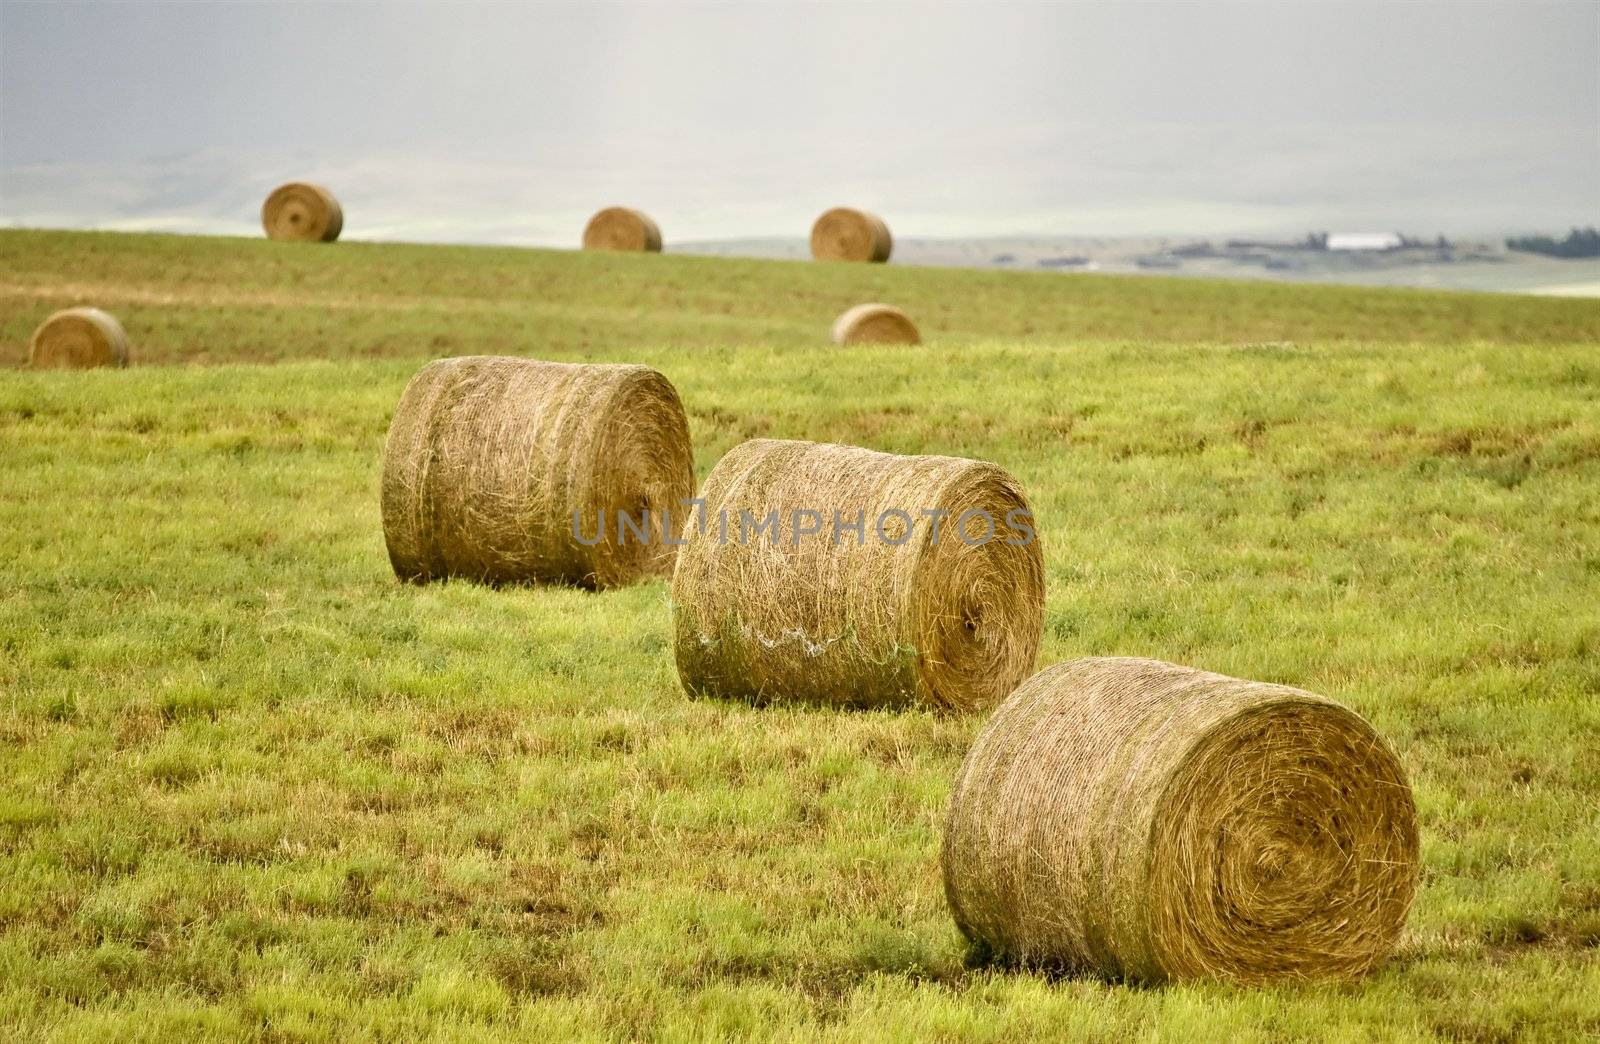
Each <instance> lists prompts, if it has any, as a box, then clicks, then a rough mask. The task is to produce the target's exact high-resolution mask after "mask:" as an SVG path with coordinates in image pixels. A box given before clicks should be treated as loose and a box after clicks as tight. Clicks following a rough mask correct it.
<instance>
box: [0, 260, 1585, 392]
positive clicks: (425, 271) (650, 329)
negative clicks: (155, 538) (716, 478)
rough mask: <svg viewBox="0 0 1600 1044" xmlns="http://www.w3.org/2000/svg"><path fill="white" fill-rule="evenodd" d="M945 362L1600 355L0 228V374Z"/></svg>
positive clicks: (1411, 316)
mask: <svg viewBox="0 0 1600 1044" xmlns="http://www.w3.org/2000/svg"><path fill="white" fill-rule="evenodd" d="M864 301H885V302H888V303H890V304H894V305H899V306H900V307H902V308H904V309H906V310H907V311H908V312H909V313H910V314H911V316H912V317H913V318H914V319H915V321H916V322H917V324H918V326H919V327H920V328H921V330H922V333H923V336H924V337H925V338H929V339H932V340H937V341H939V342H941V343H945V344H952V345H954V344H976V343H981V342H995V341H1000V342H1005V343H1008V344H1020V345H1030V346H1034V345H1036V346H1053V345H1059V344H1062V343H1063V342H1074V343H1081V342H1083V341H1089V340H1093V341H1112V342H1118V343H1125V342H1129V341H1137V342H1141V343H1161V344H1193V343H1195V342H1197V341H1204V342H1210V343H1216V344H1233V345H1244V344H1252V343H1262V342H1277V341H1294V342H1298V341H1300V340H1304V339H1314V340H1317V341H1319V342H1331V341H1338V342H1350V343H1371V342H1382V343H1397V342H1403V343H1421V344H1461V343H1463V342H1480V341H1487V342H1491V343H1502V344H1504V343H1515V344H1563V343H1574V342H1578V341H1586V342H1591V343H1600V305H1597V304H1596V303H1595V302H1594V301H1587V300H1581V299H1563V298H1556V299H1539V298H1532V297H1513V296H1509V295H1492V294H1464V293H1451V292H1443V291H1426V290H1391V291H1387V292H1382V293H1375V292H1373V291H1372V290H1369V289H1364V288H1358V287H1317V286H1304V285H1299V286H1292V285H1287V284H1262V283H1243V282H1224V281H1220V280H1203V279H1182V278H1162V277H1150V278H1128V277H1126V276H1100V275H1087V274H1078V275H1064V274H1061V273H1055V272H1032V273H1010V272H994V271H976V270H968V269H948V268H946V269H938V268H909V267H903V266H897V265H851V264H805V263H796V262H788V261H755V260H750V261H741V260H727V259H719V258H706V257H692V256H673V255H670V254H669V255H666V256H661V255H648V256H644V255H616V254H591V253H581V252H578V251H571V250H567V251H555V250H523V249H512V248H488V247H440V246H416V245H404V244H382V245H380V244H372V243H339V244H336V245H333V246H322V245H317V246H313V247H310V248H309V249H308V248H307V247H306V245H305V244H297V243H271V242H267V241H266V240H248V239H222V238H202V237H195V236H135V235H119V234H114V233H89V232H77V233H66V232H40V231H27V230H14V229H13V230H0V367H4V366H13V365H20V364H21V363H23V362H24V361H25V360H26V358H27V345H28V339H29V337H30V336H31V335H32V333H33V330H34V328H35V327H36V326H37V325H38V324H39V322H41V321H42V320H43V319H44V317H45V316H46V315H48V314H49V313H50V312H51V311H53V310H55V309H57V308H64V307H67V306H70V305H77V304H95V305H98V306H99V307H102V308H105V309H108V310H109V311H111V312H113V313H115V314H116V315H117V316H118V317H119V318H120V319H121V320H122V323H123V325H124V326H125V327H126V328H127V331H128V335H129V338H130V339H131V340H132V342H133V358H134V363H135V365H149V364H165V363H174V362H196V363H216V362H281V361H284V360H288V359H350V358H422V357H430V356H438V355H464V354H471V353H482V352H502V353H513V354H529V355H544V356H551V355H555V354H557V353H561V354H563V355H567V354H570V353H579V352H599V353H603V354H604V355H605V356H606V357H610V356H612V355H614V354H615V353H617V352H619V351H621V350H624V349H630V350H631V349H641V348H659V347H681V348H686V349H688V348H694V349H700V348H705V347H708V346H713V345H715V346H729V347H737V346H746V345H751V344H762V345H768V346H771V347H777V348H800V347H811V346H817V345H822V344H826V343H827V340H828V333H829V328H830V326H831V325H832V323H833V320H834V318H835V317H836V316H837V315H838V314H839V313H840V312H843V311H844V310H845V309H846V308H849V307H851V306H852V305H856V304H860V303H862V302H864Z"/></svg>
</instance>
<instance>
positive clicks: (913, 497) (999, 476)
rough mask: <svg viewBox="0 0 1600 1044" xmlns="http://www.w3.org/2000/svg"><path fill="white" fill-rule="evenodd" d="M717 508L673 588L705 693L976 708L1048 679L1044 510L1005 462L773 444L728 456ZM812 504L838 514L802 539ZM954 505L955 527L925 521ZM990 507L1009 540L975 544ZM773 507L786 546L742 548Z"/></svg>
mask: <svg viewBox="0 0 1600 1044" xmlns="http://www.w3.org/2000/svg"><path fill="white" fill-rule="evenodd" d="M700 497H701V499H702V500H703V501H704V504H703V505H702V509H701V511H700V512H699V513H697V517H696V523H697V524H696V525H693V526H691V527H690V528H689V530H688V531H686V532H685V534H684V536H685V539H686V540H687V541H688V543H687V544H686V545H685V546H684V547H682V548H680V549H679V552H678V564H677V568H676V570H675V571H674V573H673V578H672V602H673V648H674V653H675V656H676V660H677V666H678V675H679V678H680V679H681V680H682V682H683V685H684V687H685V688H686V689H687V690H688V691H690V692H705V693H709V694H712V695H717V696H723V697H731V698H739V699H747V700H753V701H755V702H758V703H761V702H769V701H800V702H808V703H815V704H823V705H831V706H855V707H862V706H890V705H904V704H908V703H912V702H922V703H925V704H928V705H932V706H935V707H941V708H953V709H971V708H977V707H984V706H987V705H990V704H992V703H994V702H995V701H997V700H999V699H1000V698H1001V697H1003V696H1004V695H1005V694H1006V693H1007V692H1009V691H1010V690H1011V688H1012V687H1013V686H1014V685H1016V683H1017V682H1018V681H1020V680H1021V679H1022V678H1023V677H1025V676H1026V675H1027V674H1028V672H1029V671H1031V670H1032V669H1033V662H1034V656H1035V655H1036V653H1037V652H1038V647H1039V639H1040V634H1041V631H1042V628H1043V613H1044V566H1043V555H1042V553H1041V550H1040V546H1039V541H1038V539H1037V538H1036V536H1034V534H1033V533H1032V530H1031V515H1028V514H1026V513H1027V512H1028V511H1029V508H1028V501H1027V498H1026V497H1025V496H1024V495H1023V492H1022V489H1021V487H1020V486H1018V484H1017V482H1016V480H1014V479H1013V478H1012V477H1011V476H1010V475H1009V474H1007V473H1006V472H1005V471H1004V470H1003V469H1001V468H999V467H997V466H996V465H994V464H989V463H985V462H982V461H975V460H962V459H957V458H953V457H906V456H896V455H894V454H889V453H877V452H874V451H872V450H867V449H860V448H858V447H854V446H836V445H827V444H818V443H809V442H789V441H781V440H775V439H757V440H754V441H751V442H746V443H743V444H742V445H740V446H737V447H735V448H734V449H733V450H732V451H731V452H729V453H728V455H727V456H725V457H723V458H722V460H721V461H720V462H719V463H718V464H717V466H716V467H715V468H714V469H713V470H712V472H711V474H710V476H708V477H707V479H706V482H705V485H704V487H703V488H702V489H701V492H700ZM889 509H896V510H899V511H904V512H905V513H906V514H907V516H909V521H910V525H907V518H904V517H901V516H899V515H896V514H892V513H891V514H887V515H885V512H886V511H888V510H889ZM796 510H804V511H811V512H816V513H818V514H819V515H821V516H822V518H821V521H820V524H821V526H822V530H821V532H819V533H817V534H805V533H802V532H799V531H797V526H796V522H797V521H798V530H800V531H804V530H809V529H810V528H811V527H812V525H813V522H814V520H813V519H812V518H811V517H810V516H809V515H802V516H801V517H800V518H799V519H798V520H797V519H796V517H795V514H794V512H795V511H796ZM941 510H942V511H946V512H948V515H947V517H946V518H945V519H944V520H943V521H942V523H939V522H938V521H937V520H936V519H935V518H934V517H932V516H930V515H925V514H923V512H937V511H941ZM976 510H983V511H987V512H988V513H989V515H990V517H991V518H992V519H993V520H994V523H995V530H996V531H995V533H994V534H993V536H992V538H991V539H988V540H987V541H984V542H982V543H973V544H969V543H967V542H966V541H964V540H962V539H960V538H958V537H957V536H955V535H954V528H955V526H956V524H957V522H958V520H959V519H960V518H961V517H962V516H963V515H964V514H965V513H967V512H969V511H976ZM773 511H776V512H777V515H778V518H777V520H776V527H775V529H774V530H770V531H769V532H770V533H771V534H772V537H771V538H770V539H769V538H768V536H766V535H761V536H757V537H756V538H755V539H741V538H742V537H747V536H748V535H749V529H745V530H743V531H741V523H742V522H743V520H744V519H743V515H744V513H748V514H749V517H750V521H751V523H752V526H751V527H750V528H754V526H755V525H759V523H760V522H761V521H762V520H763V519H765V518H766V517H768V516H769V514H770V513H771V512H773ZM836 512H837V517H838V519H839V520H840V521H843V522H845V523H846V524H849V523H852V522H853V521H855V520H856V518H857V517H858V513H859V518H860V519H861V520H862V521H863V524H864V532H863V534H862V537H861V539H859V540H858V538H857V536H856V534H855V532H853V531H851V530H849V529H845V530H843V531H841V530H839V529H838V528H837V527H836V526H835V513H836ZM1012 512H1022V513H1024V517H1026V519H1027V524H1028V525H1029V527H1030V529H1029V533H1028V534H1027V535H1028V537H1029V538H1030V539H1027V540H1026V541H1025V542H1016V543H1013V542H1008V541H1011V540H1020V537H1019V535H1018V531H1016V530H1011V529H1008V528H1007V521H1006V520H1007V516H1008V514H1010V513H1012ZM724 520H725V521H724ZM880 521H881V522H883V526H882V529H881V532H880V529H879V523H880ZM936 524H939V525H940V526H941V532H940V535H939V539H937V540H934V539H933V537H932V530H933V528H934V526H935V525H936ZM983 529H984V523H983V521H982V518H981V516H978V515H976V514H974V515H973V516H972V517H970V518H969V519H968V521H967V530H966V531H967V534H968V535H969V536H970V537H972V538H974V540H976V538H978V537H980V536H982V534H983ZM724 530H725V533H724Z"/></svg>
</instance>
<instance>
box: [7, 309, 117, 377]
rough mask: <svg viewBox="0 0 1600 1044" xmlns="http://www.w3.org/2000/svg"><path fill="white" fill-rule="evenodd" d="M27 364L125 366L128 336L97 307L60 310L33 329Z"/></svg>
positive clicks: (78, 367) (69, 367)
mask: <svg viewBox="0 0 1600 1044" xmlns="http://www.w3.org/2000/svg"><path fill="white" fill-rule="evenodd" d="M28 364H29V365H31V366H37V367H39V368H41V369H51V368H53V369H63V370H83V369H89V368H91V367H95V366H126V365H128V335H127V334H126V333H124V332H123V329H122V324H121V323H119V322H117V320H116V318H115V317H114V316H112V315H110V314H108V313H106V312H102V311H101V310H100V309H98V308H67V309H63V310H62V311H59V312H57V313H55V314H54V315H52V316H51V317H50V318H48V319H46V320H45V321H44V322H43V323H41V324H40V325H39V328H38V329H37V330H35V331H34V332H33V340H32V341H31V342H30V343H29V345H28Z"/></svg>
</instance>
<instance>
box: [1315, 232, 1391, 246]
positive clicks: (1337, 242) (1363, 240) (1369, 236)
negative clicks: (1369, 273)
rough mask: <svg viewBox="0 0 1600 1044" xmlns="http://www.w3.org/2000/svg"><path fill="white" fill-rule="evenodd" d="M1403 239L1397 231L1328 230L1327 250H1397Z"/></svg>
mask: <svg viewBox="0 0 1600 1044" xmlns="http://www.w3.org/2000/svg"><path fill="white" fill-rule="evenodd" d="M1404 245H1405V240H1403V239H1402V238H1401V237H1400V233H1398V232H1330V233H1328V249H1329V250H1399V249H1400V248H1401V247H1402V246H1404Z"/></svg>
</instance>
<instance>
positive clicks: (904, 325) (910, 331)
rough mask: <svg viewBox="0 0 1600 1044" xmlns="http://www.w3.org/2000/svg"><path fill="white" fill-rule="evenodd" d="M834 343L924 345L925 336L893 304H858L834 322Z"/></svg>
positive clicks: (908, 317)
mask: <svg viewBox="0 0 1600 1044" xmlns="http://www.w3.org/2000/svg"><path fill="white" fill-rule="evenodd" d="M833 343H834V344H839V345H852V344H921V343H922V335H921V334H919V333H918V332H917V324H916V323H913V322H912V321H911V317H910V316H909V315H907V314H906V313H905V312H903V311H901V310H900V309H898V308H896V307H895V306H894V305H886V304H877V303H872V304H858V305H856V306H855V307H854V308H850V309H846V310H845V311H844V312H843V313H841V314H840V316H839V318H837V319H835V320H834V321H833Z"/></svg>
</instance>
